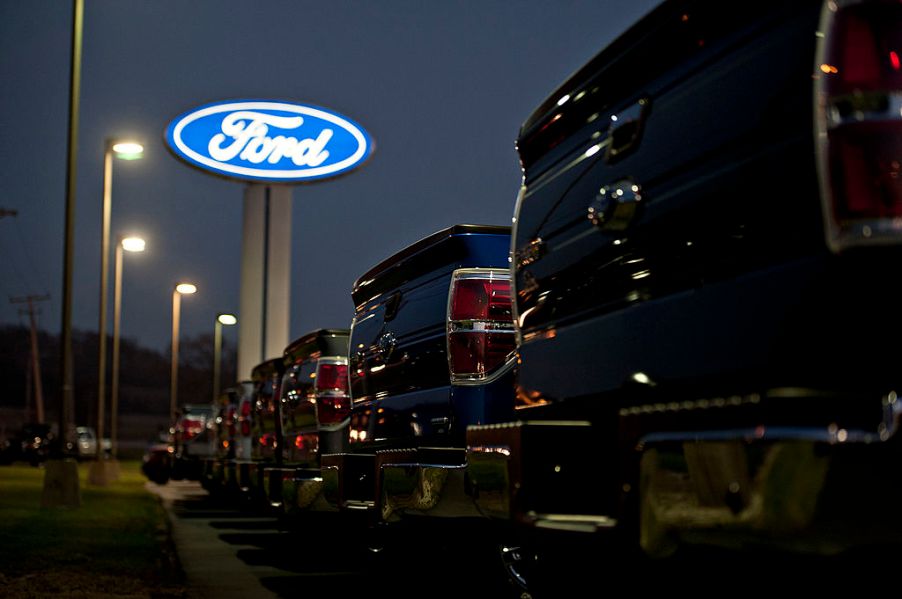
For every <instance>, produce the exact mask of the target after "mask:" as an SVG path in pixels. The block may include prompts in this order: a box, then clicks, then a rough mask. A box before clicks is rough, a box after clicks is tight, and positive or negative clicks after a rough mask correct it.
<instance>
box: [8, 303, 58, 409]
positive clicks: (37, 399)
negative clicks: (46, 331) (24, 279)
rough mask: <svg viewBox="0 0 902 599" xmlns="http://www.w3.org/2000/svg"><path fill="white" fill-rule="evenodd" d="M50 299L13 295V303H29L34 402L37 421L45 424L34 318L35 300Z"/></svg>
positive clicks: (42, 388) (36, 327) (36, 328)
mask: <svg viewBox="0 0 902 599" xmlns="http://www.w3.org/2000/svg"><path fill="white" fill-rule="evenodd" d="M49 299H50V296H49V295H26V296H25V297H11V298H9V303H11V304H28V319H29V321H30V322H31V366H32V368H33V371H32V372H33V375H32V376H33V377H34V403H35V410H36V411H37V421H38V423H40V424H44V387H43V385H42V384H41V354H40V353H39V352H38V325H37V322H36V321H35V319H34V304H35V302H44V301H47V300H49Z"/></svg>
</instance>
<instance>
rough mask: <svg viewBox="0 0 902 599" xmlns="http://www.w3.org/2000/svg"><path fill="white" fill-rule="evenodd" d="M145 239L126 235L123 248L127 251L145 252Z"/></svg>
mask: <svg viewBox="0 0 902 599" xmlns="http://www.w3.org/2000/svg"><path fill="white" fill-rule="evenodd" d="M144 246H145V243H144V240H143V239H141V238H140V237H126V238H125V239H123V240H122V249H123V250H125V251H126V252H143V251H144Z"/></svg>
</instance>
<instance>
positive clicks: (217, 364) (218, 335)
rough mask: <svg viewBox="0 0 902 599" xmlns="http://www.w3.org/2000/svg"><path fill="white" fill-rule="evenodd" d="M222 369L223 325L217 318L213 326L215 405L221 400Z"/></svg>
mask: <svg viewBox="0 0 902 599" xmlns="http://www.w3.org/2000/svg"><path fill="white" fill-rule="evenodd" d="M221 369H222V323H221V322H219V317H218V316H217V317H216V324H215V325H213V403H214V404H215V403H216V402H217V401H218V400H219V380H220V378H221V376H220V371H221Z"/></svg>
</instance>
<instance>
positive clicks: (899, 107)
mask: <svg viewBox="0 0 902 599" xmlns="http://www.w3.org/2000/svg"><path fill="white" fill-rule="evenodd" d="M828 7H829V8H828V10H829V11H830V12H829V13H828V19H827V20H825V22H824V29H825V38H824V41H823V46H822V48H821V51H820V58H819V62H820V64H819V65H818V66H819V71H820V73H819V74H820V77H821V81H822V83H821V86H820V95H821V99H820V106H821V110H822V113H821V114H820V125H819V128H820V131H819V133H820V139H821V143H822V144H823V145H822V151H821V169H822V171H823V173H824V174H823V177H822V181H823V184H824V192H825V193H824V198H825V206H824V211H825V215H826V217H827V225H828V227H827V233H828V242H829V243H830V245H831V247H833V248H834V249H835V250H841V249H843V248H844V247H848V246H851V245H859V244H864V243H873V242H878V243H887V242H896V243H898V242H902V221H900V218H902V136H900V133H902V71H900V66H902V65H900V52H902V4H900V3H899V2H881V1H875V2H859V3H851V2H846V3H843V4H841V5H836V4H833V3H828Z"/></svg>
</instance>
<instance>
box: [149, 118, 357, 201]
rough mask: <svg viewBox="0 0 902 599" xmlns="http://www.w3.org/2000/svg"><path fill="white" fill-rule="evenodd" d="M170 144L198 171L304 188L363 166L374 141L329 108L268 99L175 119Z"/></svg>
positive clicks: (168, 137) (169, 130)
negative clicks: (314, 182) (313, 182)
mask: <svg viewBox="0 0 902 599" xmlns="http://www.w3.org/2000/svg"><path fill="white" fill-rule="evenodd" d="M166 143H167V144H168V146H169V148H170V150H172V151H173V152H174V153H175V154H176V155H177V156H178V157H179V158H181V159H182V160H184V161H185V162H187V163H188V164H191V165H193V166H196V167H198V168H201V169H204V170H207V171H211V172H213V173H216V174H219V175H224V176H226V177H232V178H236V179H247V180H251V181H269V182H274V183H303V182H305V181H313V180H316V179H324V178H326V177H334V176H336V175H340V174H342V173H346V172H348V171H350V170H352V169H354V168H356V167H358V166H360V165H361V164H362V163H363V162H364V161H366V159H367V158H369V156H370V154H372V152H373V140H372V138H371V137H370V136H369V135H368V134H367V133H366V131H364V130H363V128H362V127H360V125H358V124H357V123H355V122H354V121H352V120H350V119H348V118H346V117H343V116H341V115H339V114H336V113H334V112H330V111H329V110H326V109H325V108H320V107H318V106H308V105H305V104H294V103H288V102H274V101H266V100H239V101H235V100H233V101H228V102H216V103H213V104H207V105H205V106H201V107H200V108H196V109H194V110H191V111H189V112H186V113H184V114H182V115H180V116H178V117H176V118H175V119H174V120H173V121H172V122H171V123H170V124H169V126H168V127H166Z"/></svg>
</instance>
